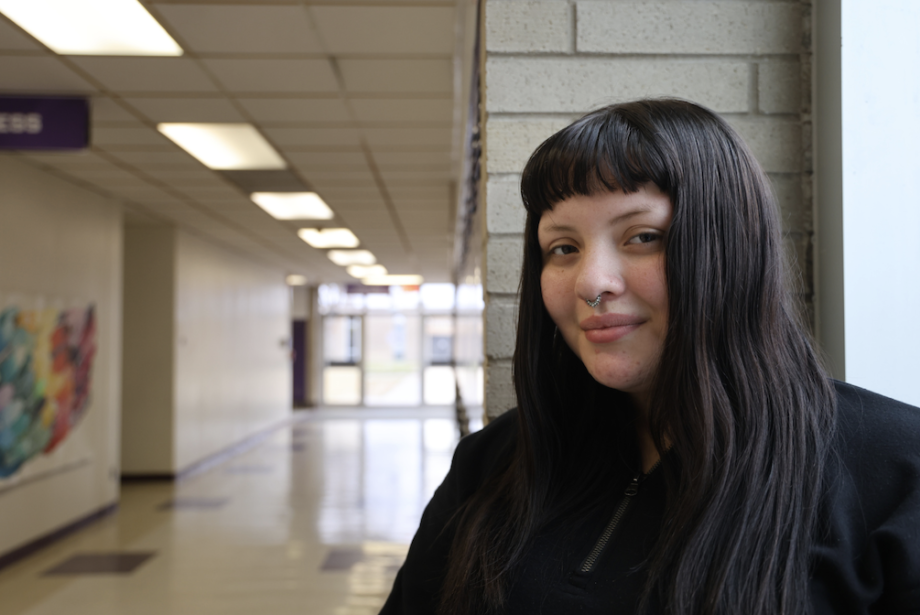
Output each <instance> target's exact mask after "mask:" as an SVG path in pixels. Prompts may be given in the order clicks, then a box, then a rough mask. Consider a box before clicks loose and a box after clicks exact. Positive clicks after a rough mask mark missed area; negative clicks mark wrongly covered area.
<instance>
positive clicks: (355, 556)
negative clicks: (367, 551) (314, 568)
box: [319, 549, 365, 570]
mask: <svg viewBox="0 0 920 615" xmlns="http://www.w3.org/2000/svg"><path fill="white" fill-rule="evenodd" d="M364 558H365V555H364V551H363V550H362V549H330V550H329V553H328V554H327V555H326V559H325V560H324V561H323V564H322V566H320V567H319V569H320V570H351V569H352V567H353V566H354V565H355V564H357V563H359V562H363V561H364Z"/></svg>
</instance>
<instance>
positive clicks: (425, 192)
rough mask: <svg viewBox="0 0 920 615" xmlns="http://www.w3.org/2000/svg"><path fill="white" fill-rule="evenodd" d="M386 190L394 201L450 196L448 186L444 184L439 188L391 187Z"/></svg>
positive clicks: (417, 186)
mask: <svg viewBox="0 0 920 615" xmlns="http://www.w3.org/2000/svg"><path fill="white" fill-rule="evenodd" d="M387 189H388V190H389V192H390V196H392V197H393V198H394V199H396V200H413V199H430V198H443V197H444V195H447V196H448V197H449V196H450V194H451V192H450V184H449V183H447V182H444V184H443V185H441V186H432V185H430V184H427V185H414V186H412V185H400V184H396V185H392V186H387Z"/></svg>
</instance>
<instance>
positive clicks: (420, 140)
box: [363, 128, 453, 147]
mask: <svg viewBox="0 0 920 615" xmlns="http://www.w3.org/2000/svg"><path fill="white" fill-rule="evenodd" d="M363 132H364V136H366V137H367V142H368V144H370V146H371V147H375V146H381V145H444V146H445V147H450V143H451V138H452V136H453V134H452V131H451V129H450V128H364V129H363Z"/></svg>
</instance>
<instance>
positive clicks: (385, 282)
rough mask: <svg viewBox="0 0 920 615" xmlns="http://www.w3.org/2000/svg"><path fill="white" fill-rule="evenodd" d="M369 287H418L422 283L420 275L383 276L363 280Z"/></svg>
mask: <svg viewBox="0 0 920 615" xmlns="http://www.w3.org/2000/svg"><path fill="white" fill-rule="evenodd" d="M361 281H362V282H363V283H364V284H366V285H367V286H418V285H419V284H421V283H422V276H420V275H381V276H372V277H369V278H364V279H363V280H361Z"/></svg>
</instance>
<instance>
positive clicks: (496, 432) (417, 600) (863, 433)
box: [381, 383, 920, 615]
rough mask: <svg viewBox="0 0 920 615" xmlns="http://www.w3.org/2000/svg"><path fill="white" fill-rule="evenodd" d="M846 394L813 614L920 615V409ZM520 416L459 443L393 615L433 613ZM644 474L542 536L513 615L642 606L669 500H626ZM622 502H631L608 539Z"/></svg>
mask: <svg viewBox="0 0 920 615" xmlns="http://www.w3.org/2000/svg"><path fill="white" fill-rule="evenodd" d="M836 389H837V398H838V419H837V420H838V427H837V435H836V440H835V452H834V454H833V455H832V456H831V459H830V460H829V463H828V470H827V471H828V485H829V488H828V491H827V493H826V494H825V497H824V498H823V500H822V508H821V513H820V529H819V532H818V538H817V539H816V541H815V544H814V545H813V546H812V550H811V551H812V555H811V557H812V565H813V574H812V577H811V580H810V592H811V599H812V606H813V613H815V615H824V614H831V613H834V614H840V615H842V614H854V615H855V614H857V613H916V614H920V410H918V409H917V408H914V407H912V406H908V405H906V404H902V403H900V402H896V401H894V400H891V399H888V398H885V397H882V396H880V395H876V394H875V393H871V392H869V391H866V390H864V389H860V388H858V387H854V386H851V385H848V384H844V383H836ZM516 421H517V419H516V413H514V412H509V413H507V414H505V415H502V416H501V417H499V418H498V419H495V420H494V421H492V422H491V423H490V424H489V425H488V426H487V427H486V428H485V429H483V430H482V431H481V432H479V433H476V434H473V435H470V436H468V437H466V438H464V439H463V440H462V441H461V442H460V444H459V446H458V447H457V450H456V452H455V453H454V459H453V463H452V465H451V469H450V472H449V473H448V474H447V477H446V478H445V479H444V482H443V483H442V484H441V486H440V487H439V488H438V490H437V491H436V492H435V494H434V497H433V498H432V500H431V502H430V503H429V504H428V507H427V508H426V509H425V513H424V515H423V516H422V521H421V524H420V526H419V529H418V532H417V533H416V535H415V538H414V539H413V540H412V545H411V547H410V548H409V553H408V556H407V558H406V562H405V564H404V565H403V567H402V569H401V570H400V571H399V574H398V575H397V577H396V581H395V584H394V586H393V591H392V593H391V594H390V597H389V599H388V600H387V602H386V604H385V605H384V607H383V610H382V611H381V614H382V615H395V614H404V615H415V614H431V613H434V611H435V606H436V604H437V596H438V592H439V589H440V586H441V582H442V580H443V576H444V573H445V569H446V563H447V553H448V550H449V549H450V544H451V540H452V537H453V533H452V527H450V526H448V523H447V522H448V520H449V519H450V517H451V515H452V514H453V513H454V512H455V511H456V510H457V508H458V507H459V506H460V504H461V503H462V502H463V501H464V500H465V499H466V498H467V497H469V496H470V494H472V493H473V492H474V491H475V490H476V489H477V488H478V486H479V485H480V484H481V483H482V481H483V479H484V478H485V477H486V476H487V475H488V474H489V472H490V471H491V470H492V469H493V468H494V467H495V465H496V464H497V463H499V462H500V461H501V460H502V459H503V458H505V457H506V456H507V455H508V454H510V452H511V450H512V448H513V446H514V439H515V437H516V432H517V426H516ZM635 478H636V476H633V475H631V472H629V471H628V470H626V469H625V468H624V472H623V473H622V475H621V476H619V478H618V481H617V482H618V484H617V485H616V488H615V489H614V493H613V494H612V497H611V498H610V502H609V503H608V505H606V506H601V507H599V508H598V509H596V510H594V511H593V512H591V513H589V514H586V515H583V516H579V517H578V518H577V519H574V520H573V519H571V518H568V519H565V520H560V521H559V522H557V523H554V524H551V525H549V526H548V527H546V528H544V529H543V530H542V531H541V532H540V533H539V535H538V536H536V537H535V539H534V541H533V544H532V547H531V550H530V553H529V555H528V556H527V557H526V559H525V561H524V563H523V564H522V566H521V567H520V568H519V570H518V571H517V572H516V575H515V580H514V583H513V584H512V586H511V588H510V591H509V594H508V608H507V612H508V613H510V614H518V613H519V614H522V615H523V614H527V615H534V614H536V613H545V614H557V613H558V614H568V613H604V614H610V613H632V612H634V611H635V607H636V602H637V599H638V596H639V593H640V591H641V589H642V587H643V583H644V581H645V576H644V573H643V572H642V569H641V567H640V566H639V564H640V563H641V562H642V561H643V560H644V559H645V557H646V556H647V555H648V553H649V550H650V548H651V546H652V545H653V544H654V541H655V538H656V537H657V535H658V531H659V528H660V524H661V519H662V515H663V513H664V504H665V493H664V484H663V480H662V477H661V476H660V475H658V474H657V473H655V472H652V473H650V474H649V476H648V477H647V478H645V477H643V478H640V480H639V481H638V482H639V484H638V486H635V485H634V486H633V488H632V489H631V490H630V492H631V493H633V491H635V493H633V495H631V496H625V495H624V494H625V492H626V491H627V489H629V488H630V484H631V483H634V479H635ZM623 501H628V504H627V505H625V509H624V511H623V514H622V516H621V518H620V520H619V521H618V523H616V527H615V528H614V529H613V532H612V534H611V535H610V536H609V540H608V541H607V542H606V543H604V540H603V539H602V537H603V536H604V531H605V528H607V527H608V526H609V525H610V522H611V519H612V517H613V516H614V515H615V513H616V511H617V509H618V508H619V507H620V506H621V505H622V502H623ZM445 527H447V531H444V530H445ZM599 545H600V546H602V548H599ZM604 545H605V546H604ZM592 552H594V554H596V555H597V557H596V559H595V558H594V557H592ZM598 552H599V553H598ZM652 610H653V612H655V611H656V610H657V608H656V606H655V605H653V609H652Z"/></svg>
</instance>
